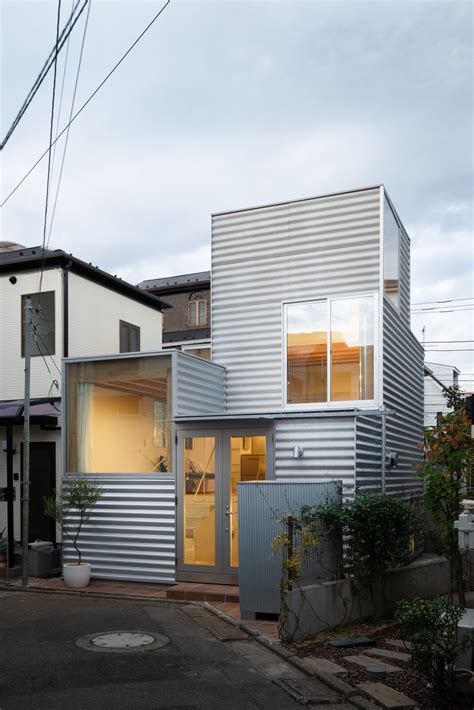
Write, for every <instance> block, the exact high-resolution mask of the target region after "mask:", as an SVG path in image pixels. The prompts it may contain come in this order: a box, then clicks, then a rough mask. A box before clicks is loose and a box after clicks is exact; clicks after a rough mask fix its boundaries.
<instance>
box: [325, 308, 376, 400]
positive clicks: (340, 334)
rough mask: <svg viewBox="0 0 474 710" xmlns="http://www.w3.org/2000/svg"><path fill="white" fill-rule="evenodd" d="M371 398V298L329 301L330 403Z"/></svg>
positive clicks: (372, 316)
mask: <svg viewBox="0 0 474 710" xmlns="http://www.w3.org/2000/svg"><path fill="white" fill-rule="evenodd" d="M373 398H374V299H373V298H372V296H366V297H363V298H343V299H337V300H333V301H331V401H332V402H341V401H343V402H352V401H354V400H364V399H373Z"/></svg>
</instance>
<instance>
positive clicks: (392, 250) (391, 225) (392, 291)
mask: <svg viewBox="0 0 474 710" xmlns="http://www.w3.org/2000/svg"><path fill="white" fill-rule="evenodd" d="M383 291H384V295H385V296H386V297H387V298H388V300H389V301H390V302H391V303H393V305H394V306H395V308H398V305H399V299H400V227H399V226H398V222H397V220H396V219H395V215H394V214H393V212H392V208H391V207H390V205H389V203H388V201H387V198H385V199H384V209H383Z"/></svg>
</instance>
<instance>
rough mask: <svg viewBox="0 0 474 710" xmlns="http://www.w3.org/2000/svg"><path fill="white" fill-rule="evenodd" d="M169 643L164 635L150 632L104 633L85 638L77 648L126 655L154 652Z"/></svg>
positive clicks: (79, 640) (79, 642)
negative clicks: (132, 652) (129, 653)
mask: <svg viewBox="0 0 474 710" xmlns="http://www.w3.org/2000/svg"><path fill="white" fill-rule="evenodd" d="M167 643H169V638H168V637H167V636H165V635H164V634H157V633H150V632H149V631H104V632H102V633H100V634H97V633H95V634H90V635H89V636H83V637H82V638H80V639H78V640H77V641H76V646H79V648H83V649H84V650H86V651H99V652H105V653H124V652H125V653H126V652H130V651H154V650H155V649H157V648H162V647H163V646H166V644H167Z"/></svg>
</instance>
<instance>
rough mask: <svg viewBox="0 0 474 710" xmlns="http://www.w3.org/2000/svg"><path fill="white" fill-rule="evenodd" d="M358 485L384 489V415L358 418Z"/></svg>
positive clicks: (366, 487) (358, 486)
mask: <svg viewBox="0 0 474 710" xmlns="http://www.w3.org/2000/svg"><path fill="white" fill-rule="evenodd" d="M355 460H356V487H357V488H359V489H365V490H369V491H371V492H373V493H380V492H381V490H382V476H381V471H382V417H370V416H367V417H365V416H359V417H357V418H356V456H355Z"/></svg>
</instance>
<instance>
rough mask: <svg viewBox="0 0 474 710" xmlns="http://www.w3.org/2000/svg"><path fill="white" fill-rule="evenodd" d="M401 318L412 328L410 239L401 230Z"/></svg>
mask: <svg viewBox="0 0 474 710" xmlns="http://www.w3.org/2000/svg"><path fill="white" fill-rule="evenodd" d="M400 318H401V319H402V321H403V322H404V323H405V325H406V326H407V327H408V328H409V327H410V322H411V321H410V239H409V237H408V235H407V234H406V233H405V230H404V229H403V228H402V229H400Z"/></svg>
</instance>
